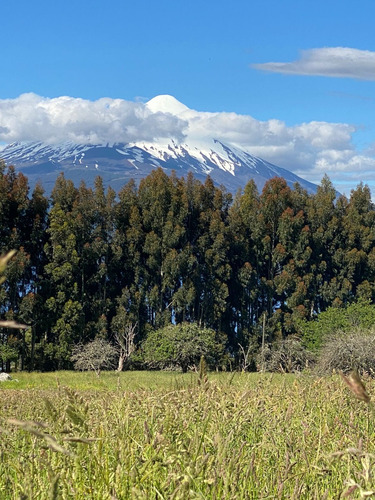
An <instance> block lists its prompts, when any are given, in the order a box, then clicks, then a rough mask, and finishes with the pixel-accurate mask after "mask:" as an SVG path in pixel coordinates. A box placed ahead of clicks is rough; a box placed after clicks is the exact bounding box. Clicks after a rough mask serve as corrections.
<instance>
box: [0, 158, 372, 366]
mask: <svg viewBox="0 0 375 500" xmlns="http://www.w3.org/2000/svg"><path fill="white" fill-rule="evenodd" d="M0 232H1V238H0V247H1V248H0V252H1V253H2V254H5V253H6V252H8V251H9V250H11V249H15V250H17V253H16V255H15V257H13V259H12V260H11V261H10V263H9V264H8V267H7V269H6V280H5V281H4V283H3V284H2V285H1V288H0V319H7V320H15V321H18V322H21V323H25V324H27V325H28V328H27V329H26V330H24V331H14V330H10V329H7V328H2V329H1V330H0V344H1V346H2V347H1V349H0V357H1V359H0V362H1V360H2V362H3V363H8V362H9V356H10V357H11V359H14V353H15V352H16V353H17V359H18V360H19V364H18V368H20V369H29V370H33V369H38V370H53V369H60V368H64V369H65V368H70V367H71V366H72V361H71V355H72V348H73V346H74V345H76V344H82V343H88V342H90V341H92V340H94V339H95V338H103V339H105V340H107V341H110V342H113V343H114V342H115V335H119V334H121V331H120V330H121V329H123V330H124V331H126V329H127V328H128V327H129V325H135V324H136V325H137V335H136V337H135V341H136V344H137V345H138V346H139V345H141V343H142V342H144V341H145V340H146V339H147V338H151V337H152V335H153V332H154V331H157V330H160V331H164V330H163V329H164V328H165V327H168V325H171V324H177V325H179V324H188V323H191V324H195V325H197V327H199V328H200V329H210V330H214V331H215V332H221V333H222V334H223V335H224V337H225V339H226V350H227V352H228V354H229V355H230V356H231V357H232V358H233V359H236V356H237V354H238V346H239V344H240V345H244V344H245V343H246V342H249V341H250V339H251V340H252V341H254V342H255V343H258V344H259V343H260V342H261V339H262V335H263V333H264V335H265V340H266V342H269V343H270V342H273V341H279V340H280V339H282V338H286V337H287V336H288V335H293V334H298V333H299V332H300V325H301V321H305V322H307V323H310V322H311V321H313V320H314V319H315V318H316V316H317V315H318V314H320V313H321V312H323V311H326V310H327V309H329V308H342V307H345V306H347V305H350V304H352V303H355V302H356V301H357V300H358V299H361V300H364V301H367V303H368V304H370V305H372V304H374V301H375V209H374V205H373V203H372V201H371V193H370V191H369V189H368V187H367V186H364V185H362V184H360V185H359V186H358V188H357V189H356V190H353V191H352V193H351V195H350V197H349V199H348V198H346V197H344V196H339V197H337V193H336V191H335V189H334V188H333V186H332V184H331V182H330V181H329V179H328V178H327V177H325V178H324V179H323V180H322V183H321V185H320V186H319V187H318V190H317V192H316V194H308V193H307V192H306V191H304V190H303V189H302V188H301V187H300V186H299V185H296V186H295V187H294V189H291V188H290V187H289V186H288V185H287V184H286V182H285V180H284V179H281V178H274V179H270V180H269V181H268V182H267V183H266V185H265V186H264V189H263V190H262V192H261V193H259V192H258V190H257V188H256V186H255V184H254V182H253V181H250V182H249V183H248V184H247V185H246V186H244V189H243V192H242V193H239V194H238V195H237V196H236V197H234V199H232V196H231V195H230V194H229V193H228V192H226V190H225V189H224V188H218V187H215V186H214V184H213V182H212V180H211V179H210V178H209V177H207V180H206V181H205V182H204V183H201V182H200V181H198V180H197V179H195V178H194V176H193V175H192V174H189V175H188V176H187V177H186V178H178V177H177V176H176V175H174V174H172V175H170V176H168V175H167V174H166V173H165V172H164V171H163V170H162V169H158V170H155V171H153V172H152V173H151V174H150V175H149V176H148V177H146V178H145V179H143V180H142V181H141V182H140V184H139V186H137V185H136V184H135V183H134V182H129V183H128V184H126V185H125V186H124V187H123V188H122V190H121V191H120V192H119V193H115V192H114V191H113V190H112V189H110V188H109V189H105V188H104V186H103V182H102V180H101V178H100V177H98V178H97V179H96V181H95V185H94V187H93V188H90V187H87V186H86V185H85V184H84V183H81V184H80V185H79V186H75V185H74V184H73V183H72V182H71V181H70V180H67V179H66V178H65V177H64V175H63V174H61V175H60V177H59V178H58V179H57V181H56V184H55V187H54V189H53V192H52V195H51V196H50V197H49V198H48V197H46V196H45V194H44V192H43V189H42V187H41V186H36V188H35V189H34V190H33V192H32V193H30V191H29V187H28V181H27V178H26V177H25V176H24V175H23V174H20V173H17V172H16V170H15V169H14V168H13V167H9V168H6V167H5V165H4V163H1V164H0ZM264 320H265V325H264V330H265V331H263V321H264ZM119 329H120V330H119ZM165 332H166V331H165ZM312 335H315V334H314V333H312ZM1 353H3V354H1ZM9 353H10V354H9Z"/></svg>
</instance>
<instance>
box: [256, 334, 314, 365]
mask: <svg viewBox="0 0 375 500" xmlns="http://www.w3.org/2000/svg"><path fill="white" fill-rule="evenodd" d="M313 361H314V356H313V354H312V353H311V352H310V351H308V350H307V349H306V348H305V347H304V346H303V345H302V343H301V341H300V339H299V338H297V337H295V336H290V337H287V338H286V339H283V340H280V341H278V342H275V343H274V344H273V345H272V346H271V347H270V346H266V348H265V349H264V351H262V350H260V351H259V353H258V356H257V367H258V370H263V369H264V370H266V371H270V372H283V373H294V372H298V371H301V370H303V369H304V368H306V367H307V366H308V365H309V364H310V363H312V362H313Z"/></svg>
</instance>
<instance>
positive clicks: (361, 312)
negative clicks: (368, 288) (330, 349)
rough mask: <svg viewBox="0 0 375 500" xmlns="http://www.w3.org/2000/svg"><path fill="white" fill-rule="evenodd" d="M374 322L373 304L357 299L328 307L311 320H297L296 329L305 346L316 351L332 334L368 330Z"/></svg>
mask: <svg viewBox="0 0 375 500" xmlns="http://www.w3.org/2000/svg"><path fill="white" fill-rule="evenodd" d="M374 324H375V306H374V305H373V304H370V302H368V301H365V300H359V301H358V302H354V303H353V304H349V305H348V306H347V307H329V308H328V309H327V310H326V311H323V312H321V313H320V314H319V315H318V316H317V318H316V319H315V320H313V321H306V320H302V321H299V324H298V329H299V331H300V333H301V335H302V339H303V343H304V344H305V345H306V347H307V348H308V349H311V350H314V351H317V350H319V349H320V348H321V347H322V345H323V344H324V343H325V340H326V339H329V338H331V337H332V335H336V334H337V333H339V334H340V335H341V334H342V332H351V331H353V329H356V328H362V329H365V330H368V329H369V328H371V327H372V325H374Z"/></svg>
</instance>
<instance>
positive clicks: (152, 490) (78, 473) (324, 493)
mask: <svg viewBox="0 0 375 500" xmlns="http://www.w3.org/2000/svg"><path fill="white" fill-rule="evenodd" d="M21 375H22V376H19V382H13V387H18V388H17V389H14V388H11V387H12V386H11V384H12V382H9V383H6V384H2V385H1V389H0V405H1V408H2V411H1V415H0V455H1V456H0V498H1V499H2V500H8V499H20V498H22V499H30V500H34V499H60V498H61V499H78V500H79V499H85V500H86V499H98V500H106V499H108V500H115V499H119V500H120V499H121V500H122V499H133V498H134V499H147V500H149V499H198V498H199V499H275V498H276V499H293V498H294V499H303V498H305V499H319V500H320V499H324V498H340V495H347V498H361V497H363V498H364V497H365V495H368V496H369V495H372V488H375V480H374V479H373V471H374V460H375V449H374V448H375V446H374V445H375V439H374V438H375V435H374V427H373V424H372V419H371V418H369V419H368V411H369V407H368V405H366V404H365V403H362V402H359V401H356V400H355V399H354V398H352V396H351V394H350V393H349V391H348V390H347V388H346V387H345V385H344V384H343V382H342V381H341V379H340V378H339V377H336V378H335V377H333V378H321V379H314V378H310V377H304V376H300V377H293V376H270V375H267V374H236V375H234V376H233V375H229V374H222V375H217V374H212V375H211V374H210V375H209V376H208V380H206V379H205V378H204V380H203V378H202V377H199V375H198V374H196V375H191V374H186V375H181V376H176V375H175V374H173V373H156V372H154V373H145V372H143V373H137V372H133V373H123V374H121V376H120V377H118V376H117V374H110V373H108V374H103V377H101V378H100V380H99V382H98V380H97V377H96V376H95V375H94V376H93V377H92V379H90V377H89V375H86V374H69V373H57V374H50V375H49V376H46V375H43V377H44V378H45V379H46V380H49V384H50V385H49V387H45V385H44V384H45V381H44V380H43V382H42V379H40V382H41V386H40V387H39V388H38V387H37V383H36V380H37V379H36V377H37V376H36V375H33V376H31V377H30V382H29V383H30V385H31V387H32V388H30V389H25V388H23V389H22V387H25V384H27V382H26V376H25V375H24V374H21ZM24 377H25V380H24ZM89 380H92V384H94V382H95V383H98V384H99V385H96V386H91V387H90V383H89ZM199 380H200V383H199ZM66 382H68V383H66ZM69 382H70V383H69ZM202 382H203V383H202ZM100 383H101V384H103V385H100ZM372 389H374V384H373V383H371V382H370V383H368V384H367V391H368V392H369V394H370V395H371V393H372ZM374 496H375V494H374Z"/></svg>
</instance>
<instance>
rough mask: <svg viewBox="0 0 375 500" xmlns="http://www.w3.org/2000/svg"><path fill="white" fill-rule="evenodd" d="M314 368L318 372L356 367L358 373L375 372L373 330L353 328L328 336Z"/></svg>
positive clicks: (346, 370)
mask: <svg viewBox="0 0 375 500" xmlns="http://www.w3.org/2000/svg"><path fill="white" fill-rule="evenodd" d="M316 369H317V371H318V373H321V374H325V373H332V372H333V371H342V372H344V373H348V372H350V371H351V370H353V369H357V370H358V372H360V373H368V374H370V375H374V374H375V330H374V329H372V330H364V331H363V330H360V329H354V330H352V331H351V332H349V333H348V332H340V333H336V334H335V335H333V336H332V337H330V338H329V339H328V340H327V341H326V342H325V343H324V345H323V347H322V349H321V351H320V354H319V358H318V362H317V366H316Z"/></svg>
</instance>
